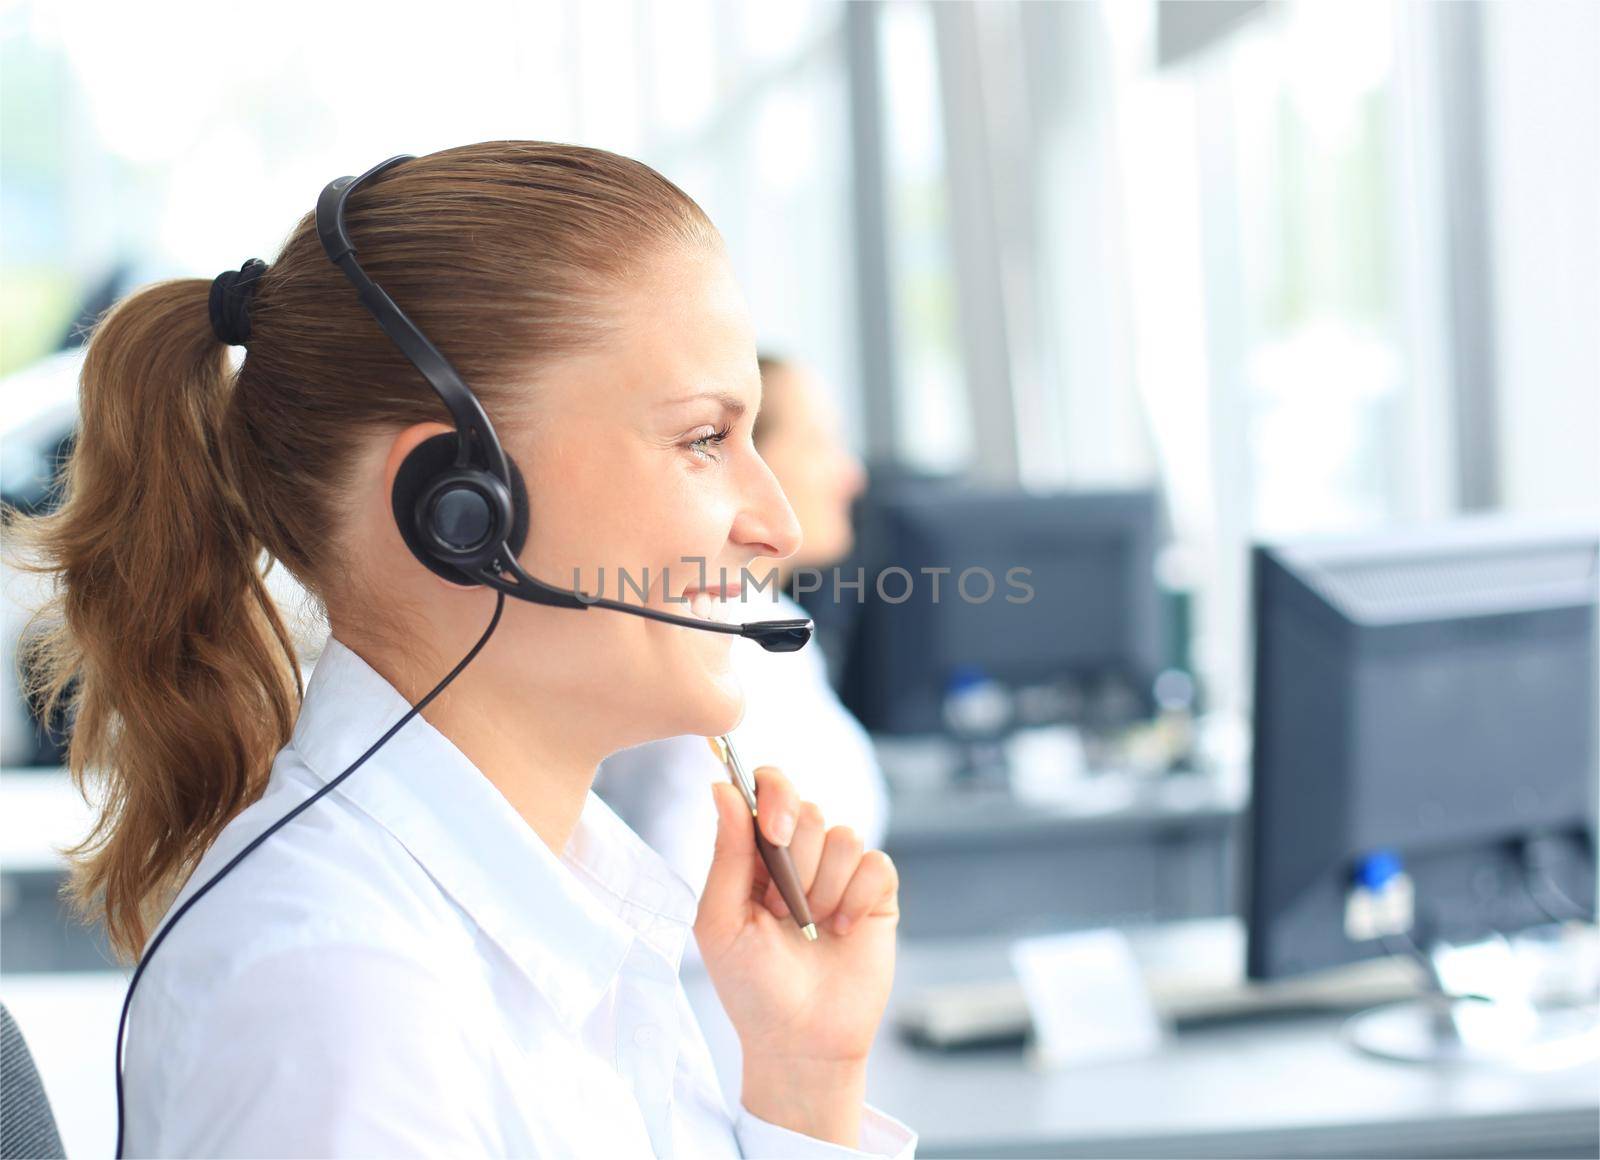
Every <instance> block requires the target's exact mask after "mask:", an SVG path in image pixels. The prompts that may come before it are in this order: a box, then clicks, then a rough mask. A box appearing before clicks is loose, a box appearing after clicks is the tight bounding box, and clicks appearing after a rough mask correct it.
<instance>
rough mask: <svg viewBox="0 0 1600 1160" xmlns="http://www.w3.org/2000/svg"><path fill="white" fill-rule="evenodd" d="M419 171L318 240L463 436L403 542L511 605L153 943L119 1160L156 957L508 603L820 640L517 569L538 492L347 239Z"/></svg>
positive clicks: (432, 442) (413, 474)
mask: <svg viewBox="0 0 1600 1160" xmlns="http://www.w3.org/2000/svg"><path fill="white" fill-rule="evenodd" d="M410 160H413V158H412V156H411V155H410V154H402V155H401V156H399V157H391V158H389V160H387V161H385V162H383V163H381V164H379V165H375V166H373V167H372V168H371V169H369V170H367V172H365V173H363V174H362V175H361V176H360V177H341V178H338V179H337V180H335V181H332V182H330V183H329V184H328V186H327V188H326V189H324V190H323V191H322V196H320V197H319V198H317V236H318V237H319V238H321V239H322V248H323V249H324V250H326V251H327V253H328V258H329V260H330V261H332V262H333V263H334V264H335V265H336V266H338V267H339V268H340V269H341V270H343V271H344V272H345V276H346V277H348V278H349V279H350V281H351V282H353V283H355V287H356V289H357V291H359V293H360V297H361V301H362V303H363V304H364V305H365V306H366V307H367V309H368V310H370V311H372V313H373V315H374V316H375V317H376V318H377V320H378V325H379V326H381V327H382V328H383V332H384V333H385V334H387V335H388V336H389V337H390V338H391V339H393V340H394V342H395V345H397V346H398V347H399V348H400V349H401V351H402V352H404V354H405V356H406V358H408V359H410V360H411V362H412V364H413V365H415V366H416V368H417V369H418V370H419V371H421V372H422V377H423V378H425V379H427V380H428V385H429V386H431V387H432V388H433V389H434V391H435V392H437V393H438V395H439V398H440V399H442V400H443V401H444V405H445V407H446V408H448V410H449V412H450V417H451V418H452V419H453V420H454V421H455V426H456V429H455V431H454V432H453V433H447V434H443V435H435V436H433V437H432V438H430V439H425V440H424V441H423V442H421V443H419V444H418V445H417V446H416V447H415V448H414V449H412V451H411V453H410V454H409V455H407V456H406V458H405V459H404V461H402V463H401V464H400V470H399V471H398V472H397V473H396V474H395V481H394V488H393V491H392V494H391V496H390V502H391V505H392V507H393V510H394V518H395V522H396V523H397V524H398V525H399V527H400V535H401V537H402V538H403V539H404V540H405V542H406V546H407V547H409V548H410V549H411V552H412V554H413V555H415V556H416V558H417V559H418V560H420V561H421V562H422V563H423V565H425V566H426V567H427V568H429V569H430V570H431V571H433V572H435V573H437V574H438V575H440V576H443V577H444V578H445V579H447V580H452V581H454V582H456V583H458V584H468V585H474V584H484V585H487V586H488V587H490V588H493V589H494V590H495V591H496V592H497V593H498V594H499V598H498V599H497V600H496V601H495V607H494V615H493V617H491V618H490V621H489V626H488V628H486V629H485V630H484V632H483V635H482V636H481V637H479V638H478V642H477V643H476V644H475V645H473V646H472V648H471V650H469V651H468V653H467V655H466V656H464V657H463V658H462V659H461V661H460V663H458V664H457V665H456V666H455V668H453V669H451V670H450V672H449V673H448V674H447V675H446V676H445V677H444V679H443V680H441V681H440V682H439V683H438V684H437V685H435V686H434V687H433V689H432V690H431V691H429V692H428V694H427V695H426V696H424V697H423V698H422V699H421V700H419V701H418V702H417V703H416V704H415V705H413V706H411V708H410V710H409V711H408V712H406V713H405V714H404V715H403V716H402V717H401V718H400V720H398V721H396V722H395V723H394V724H393V725H391V726H390V727H389V729H388V730H387V731H386V732H385V733H384V734H383V736H381V737H379V738H378V739H377V740H376V741H374V742H373V743H372V745H371V746H369V747H368V748H367V750H366V752H364V753H363V754H362V755H361V756H360V757H358V758H356V759H355V760H354V761H353V762H351V763H350V765H349V766H348V767H346V768H345V769H344V770H343V771H342V772H341V773H340V774H339V775H338V776H337V777H334V778H332V779H330V780H329V781H328V782H327V783H326V784H324V785H323V786H322V787H321V788H320V789H318V790H317V791H316V792H315V793H313V794H311V795H309V796H308V797H307V798H306V799H305V800H304V801H302V802H300V803H299V804H298V805H296V806H295V807H294V808H293V809H291V810H290V811H289V812H288V813H286V814H284V815H283V817H281V818H279V819H278V820H277V821H275V822H273V823H272V825H270V826H268V827H267V828H266V829H265V830H263V831H262V832H261V833H259V834H257V835H256V836H255V837H254V838H252V839H251V840H250V841H249V842H248V843H247V844H246V845H245V847H244V849H242V850H240V851H239V852H238V853H237V854H235V855H234V856H233V857H232V858H230V859H229V860H228V862H227V864H226V865H224V866H223V867H222V869H221V870H218V871H217V872H216V873H215V874H213V875H212V876H211V877H210V878H209V879H207V880H206V882H205V883H204V884H202V885H201V886H200V887H199V889H197V890H196V891H195V892H194V893H193V894H191V895H190V896H189V897H188V898H186V899H185V900H184V902H183V905H181V906H179V907H178V908H177V909H176V910H174V911H173V912H172V914H171V915H170V917H168V918H167V920H166V921H165V922H164V923H163V924H162V926H161V929H160V930H158V931H157V932H156V934H155V937H154V938H152V939H151V940H150V943H149V945H148V946H147V947H146V948H145V951H144V953H143V954H142V955H140V957H139V962H138V964H137V965H136V966H135V967H134V971H133V977H132V978H131V979H129V980H128V993H127V995H126V996H125V997H124V998H123V1000H122V1015H121V1017H120V1018H119V1019H118V1021H117V1059H116V1080H117V1082H116V1091H117V1150H116V1155H117V1157H118V1160H121V1156H122V1146H123V1134H124V1122H123V1117H124V1110H125V1109H124V1099H123V1083H122V1055H123V1042H124V1038H125V1036H126V1034H127V1030H128V1012H129V1011H130V1010H131V1009H132V1007H133V992H134V989H135V988H136V987H138V985H139V980H140V978H141V977H142V976H143V975H144V972H145V968H146V967H147V966H149V964H150V959H151V957H152V956H153V955H154V954H155V953H156V949H157V948H158V947H160V946H161V944H162V943H163V942H165V941H166V938H167V935H168V934H170V933H171V932H172V928H173V927H174V926H175V925H177V923H178V920H179V919H181V918H182V917H183V916H184V915H185V914H187V913H188V911H189V908H190V907H192V906H193V905H194V904H195V903H197V902H199V901H200V899H202V898H203V897H205V895H206V894H207V893H209V892H210V890H211V888H212V887H214V886H215V885H216V884H217V883H218V882H220V881H222V879H223V878H224V877H225V876H226V875H227V874H228V873H229V872H230V871H231V870H232V869H233V868H234V867H235V866H237V865H238V864H239V863H240V862H242V861H243V860H244V859H245V858H246V857H247V856H248V855H249V854H250V853H252V852H253V851H254V850H255V849H256V848H257V847H259V846H260V845H261V844H262V843H263V842H265V841H266V840H267V839H268V838H270V837H271V836H272V835H273V834H275V833H277V832H278V831H279V830H280V829H282V828H283V827H284V826H285V825H287V824H288V823H289V822H291V821H293V820H294V819H295V818H297V817H299V816H300V814H302V813H304V812H305V811H306V810H307V809H309V808H310V807H311V806H312V805H314V804H315V803H316V802H317V801H318V800H319V799H320V798H321V797H322V796H323V795H324V794H327V793H329V792H330V791H332V790H333V789H334V788H335V787H336V786H338V785H339V784H340V783H341V782H343V781H344V780H345V778H347V777H349V776H350V775H351V774H352V773H354V772H355V771H356V770H357V769H359V768H361V766H362V765H364V764H365V763H366V761H367V759H368V758H369V757H371V756H372V755H373V754H374V753H376V752H377V751H378V750H379V749H381V748H383V746H384V745H386V744H387V743H388V741H389V739H390V738H392V737H393V736H394V735H395V734H396V733H398V732H400V730H401V729H403V728H404V727H405V726H406V724H407V723H409V722H410V721H411V719H412V718H413V717H415V716H417V714H419V713H421V712H422V710H423V709H425V708H426V707H427V706H428V705H429V704H430V703H431V702H432V701H433V699H434V698H435V697H437V696H438V695H439V694H440V693H442V692H444V690H445V688H446V687H447V686H449V684H450V683H451V682H452V681H454V680H455V679H456V677H457V676H459V675H460V674H461V671H462V670H463V669H465V668H466V667H467V666H468V665H469V664H471V663H472V660H473V658H474V657H476V656H477V655H478V653H479V652H481V651H482V650H483V646H484V645H486V644H488V643H489V638H490V637H491V636H493V635H494V631H495V629H496V627H498V625H499V624H500V616H501V613H502V612H504V610H505V603H506V597H507V596H514V597H516V598H517V599H519V600H526V601H530V602H532V603H534V604H548V605H552V606H554V607H557V608H577V609H587V608H589V607H590V606H592V605H598V606H600V607H602V608H610V609H615V610H616V611H618V612H628V613H632V614H633V615H635V616H644V617H649V618H650V619H652V620H661V621H665V622H667V623H669V624H678V625H682V626H683V627H685V628H698V629H701V630H702V631H705V632H724V633H733V634H736V635H739V636H743V637H747V638H749V639H751V640H754V641H756V642H757V643H758V644H760V645H761V647H762V648H764V649H766V650H768V651H769V652H794V651H796V650H797V649H800V648H803V647H804V646H805V644H806V642H807V641H809V640H810V639H811V621H810V620H809V619H798V620H764V621H757V622H753V623H750V624H744V625H736V624H719V623H717V622H715V621H709V620H700V619H698V618H696V617H689V616H676V615H674V614H672V613H670V612H662V611H660V610H658V609H654V608H645V607H643V606H641V605H637V604H624V603H622V602H621V601H619V600H608V599H606V598H604V597H600V596H586V595H584V594H583V593H581V592H576V591H570V590H566V589H561V588H555V587H552V586H551V585H549V584H546V583H544V582H543V581H541V580H536V579H534V578H533V577H532V576H530V575H528V573H527V572H526V571H524V570H523V568H522V566H521V565H520V564H519V563H517V553H518V552H520V551H521V550H522V547H523V545H524V543H526V541H527V537H528V492H527V489H526V487H525V486H524V485H523V481H522V473H521V472H520V471H518V470H517V465H516V464H515V463H513V462H512V461H511V458H510V457H509V456H508V455H506V452H505V448H504V447H502V446H501V445H500V440H499V439H498V438H497V437H496V436H495V433H494V427H493V425H492V424H490V422H489V416H488V415H486V414H485V413H484V410H483V404H481V403H480V402H479V401H478V397H477V396H476V395H474V394H473V393H472V391H471V390H469V389H468V387H467V385H466V383H464V382H463V381H462V380H461V376H460V375H458V374H457V373H456V371H455V368H454V367H452V366H451V365H450V363H449V361H448V360H446V359H445V357H444V355H442V354H440V353H439V351H438V349H437V348H436V347H435V346H434V345H433V343H431V342H429V341H428V339H427V336H425V335H424V334H423V333H422V331H420V330H419V329H417V327H416V325H415V324H414V323H413V322H412V321H411V320H410V319H409V318H407V317H406V316H405V312H404V311H402V310H401V309H400V308H399V307H398V306H396V305H395V303H394V300H393V299H392V298H390V297H389V296H388V295H387V294H385V293H384V292H383V288H382V287H380V286H378V285H377V284H376V283H375V282H373V280H372V279H371V278H369V277H368V276H367V273H366V271H364V270H363V269H362V268H361V267H360V265H358V264H357V262H356V257H355V254H356V247H355V243H353V242H352V241H351V240H350V234H349V233H348V232H347V231H346V230H345V228H344V207H345V202H346V201H347V200H348V199H349V197H350V195H351V194H352V193H353V192H355V190H356V189H357V188H358V187H359V186H361V185H363V184H365V183H366V182H368V181H370V180H371V179H372V178H374V177H376V176H378V174H380V173H383V172H384V171H385V170H387V169H390V168H392V167H393V166H395V165H398V164H400V163H401V162H402V161H410ZM508 573H509V576H508V575H507V574H508Z"/></svg>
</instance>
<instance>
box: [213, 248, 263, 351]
mask: <svg viewBox="0 0 1600 1160" xmlns="http://www.w3.org/2000/svg"><path fill="white" fill-rule="evenodd" d="M266 269H267V264H266V263H265V262H263V261H262V260H261V259H260V258H251V259H250V260H249V261H248V262H246V263H245V264H244V265H243V266H240V267H239V268H238V269H237V270H224V271H223V272H222V273H220V274H218V275H217V276H216V277H215V278H213V279H212V280H211V329H212V332H213V333H215V334H216V336H217V338H218V340H219V341H221V342H225V343H227V344H228V345H229V346H240V345H242V344H243V343H245V342H246V341H248V340H249V338H250V300H251V299H252V298H253V297H255V290H256V282H257V280H258V279H259V278H260V277H261V275H262V274H263V273H265V272H266Z"/></svg>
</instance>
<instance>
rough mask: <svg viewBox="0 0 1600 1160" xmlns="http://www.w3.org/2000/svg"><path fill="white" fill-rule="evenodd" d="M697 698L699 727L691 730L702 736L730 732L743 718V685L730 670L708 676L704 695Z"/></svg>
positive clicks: (714, 735) (696, 715)
mask: <svg viewBox="0 0 1600 1160" xmlns="http://www.w3.org/2000/svg"><path fill="white" fill-rule="evenodd" d="M698 700H699V703H698V704H697V705H696V710H697V712H696V714H695V717H696V719H697V723H698V725H699V727H698V728H695V729H694V730H692V732H695V733H698V734H700V735H701V736H703V737H716V736H719V735H721V734H723V733H729V732H732V731H733V729H734V728H735V727H736V726H737V725H738V724H739V722H740V721H742V720H744V687H743V686H742V685H740V684H739V681H738V679H737V678H735V677H734V675H733V674H732V673H731V672H729V673H720V674H714V675H712V676H710V677H709V678H708V679H707V682H706V689H705V695H704V696H703V697H701V698H699V699H698Z"/></svg>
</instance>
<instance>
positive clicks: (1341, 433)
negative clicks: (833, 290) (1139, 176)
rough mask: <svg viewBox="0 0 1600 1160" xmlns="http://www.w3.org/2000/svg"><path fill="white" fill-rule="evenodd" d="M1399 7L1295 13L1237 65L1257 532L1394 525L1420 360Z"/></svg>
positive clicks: (1237, 183)
mask: <svg viewBox="0 0 1600 1160" xmlns="http://www.w3.org/2000/svg"><path fill="white" fill-rule="evenodd" d="M1393 40H1394V29H1393V27H1392V18H1391V15H1390V9H1389V7H1388V6H1386V5H1355V6H1350V7H1344V8H1341V9H1340V10H1339V11H1338V12H1333V11H1331V10H1330V9H1328V8H1326V7H1322V6H1318V5H1314V4H1295V5H1290V6H1289V7H1288V9H1287V11H1286V12H1284V13H1283V14H1282V19H1281V20H1280V21H1278V22H1277V23H1276V26H1266V27H1263V28H1260V29H1255V30H1251V31H1250V32H1249V33H1247V34H1245V35H1242V36H1241V37H1240V38H1239V41H1238V43H1237V44H1236V45H1233V46H1231V48H1230V52H1229V59H1228V60H1227V61H1226V70H1227V80H1228V82H1229V84H1230V87H1231V96H1232V104H1231V111H1232V115H1233V124H1234V129H1235V158H1236V170H1235V174H1234V179H1233V182H1232V185H1233V189H1234V191H1235V197H1236V200H1237V214H1238V220H1239V226H1238V230H1237V237H1238V240H1239V249H1238V253H1237V259H1236V260H1237V262H1238V275H1239V281H1240V286H1241V288H1242V294H1241V303H1242V306H1243V311H1242V316H1241V318H1240V327H1241V332H1242V333H1241V337H1242V340H1243V352H1244V364H1243V367H1242V368H1241V369H1242V371H1243V376H1244V399H1243V410H1244V414H1243V415H1242V416H1241V418H1242V420H1243V422H1244V423H1245V425H1246V427H1247V429H1248V431H1249V433H1250V438H1249V445H1250V449H1251V453H1250V458H1249V462H1248V464H1247V465H1246V469H1247V470H1248V471H1249V473H1250V486H1249V497H1250V498H1249V505H1250V506H1249V525H1250V527H1251V528H1252V529H1253V530H1254V531H1256V532H1258V533H1262V534H1266V535H1273V534H1281V533H1295V532H1301V531H1306V530H1309V529H1323V528H1334V527H1349V526H1359V525H1367V524H1375V523H1378V522H1381V521H1383V520H1385V519H1387V518H1389V517H1391V516H1392V515H1394V514H1395V511H1396V506H1397V504H1396V502H1395V488H1396V484H1395V473H1394V466H1395V465H1394V458H1395V456H1396V455H1398V454H1403V453H1404V448H1403V445H1402V441H1403V435H1404V432H1403V430H1402V428H1401V426H1400V422H1401V414H1400V410H1399V396H1400V394H1401V392H1402V391H1404V390H1405V389H1406V352H1405V350H1404V347H1403V345H1402V335H1401V333H1400V325H1399V322H1400V319H1399V310H1398V307H1399V293H1398V291H1399V281H1400V277H1399V271H1398V268H1397V264H1396V260H1395V259H1396V254H1395V238H1394V228H1393V211H1394V204H1393V190H1394V175H1393V172H1392V157H1391V153H1390V149H1389V139H1390V136H1391V134H1392V133H1393V125H1392V119H1393V117H1394V113H1395V110H1394V101H1393V98H1392V93H1391V89H1392V73H1393V64H1394V57H1393Z"/></svg>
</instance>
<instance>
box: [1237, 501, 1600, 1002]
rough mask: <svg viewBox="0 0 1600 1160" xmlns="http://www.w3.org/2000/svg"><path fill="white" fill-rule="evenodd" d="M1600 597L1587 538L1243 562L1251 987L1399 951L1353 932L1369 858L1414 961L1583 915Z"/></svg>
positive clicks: (1599, 555) (1566, 534) (1484, 537)
mask: <svg viewBox="0 0 1600 1160" xmlns="http://www.w3.org/2000/svg"><path fill="white" fill-rule="evenodd" d="M1597 585H1600V531H1597V529H1596V528H1595V527H1594V526H1592V525H1589V526H1573V525H1566V526H1559V527H1558V526H1550V525H1545V526H1542V527H1530V526H1527V525H1525V524H1519V523H1516V522H1507V521H1504V520H1500V519H1480V520H1462V521H1455V522H1451V523H1448V524H1444V525H1437V526H1432V527H1427V528H1420V529H1411V530H1405V531H1398V532H1394V533H1391V534H1385V535H1380V536H1371V537H1366V538H1361V539H1350V540H1342V541H1326V542H1318V543H1311V542H1306V543H1301V544H1291V545H1279V546H1273V547H1258V548H1257V549H1256V550H1255V553H1254V594H1253V595H1254V613H1255V616H1254V621H1255V697H1254V701H1255V705H1254V713H1255V745H1254V756H1253V792H1252V801H1251V809H1250V819H1249V826H1248V840H1247V843H1246V844H1247V847H1248V855H1247V858H1246V862H1247V866H1248V869H1247V873H1246V878H1247V888H1248V901H1247V906H1246V910H1247V917H1248V923H1249V943H1248V947H1249V949H1248V956H1247V957H1248V969H1249V974H1250V976H1251V977H1252V978H1255V979H1268V978H1275V977H1281V976H1286V975H1292V974H1296V973H1299V972H1303V971H1308V970H1312V969H1316V968H1322V967H1329V966H1334V965H1338V964H1342V963H1346V962H1351V961H1354V960H1357V959H1361V958H1365V957H1369V956H1375V955H1379V954H1383V953H1386V952H1387V951H1388V950H1389V949H1391V948H1392V946H1393V945H1395V944H1394V943H1393V941H1392V940H1390V939H1389V938H1371V937H1367V938H1358V937H1353V935H1352V929H1353V930H1354V931H1355V932H1357V933H1360V932H1362V931H1364V930H1365V929H1366V928H1365V927H1363V926H1362V925H1360V924H1356V925H1355V926H1354V927H1353V928H1352V929H1347V922H1348V921H1349V920H1351V919H1352V916H1353V912H1351V911H1350V910H1349V909H1347V908H1348V907H1349V906H1350V904H1351V897H1352V885H1353V884H1354V883H1355V882H1356V881H1358V880H1359V879H1360V878H1361V876H1362V875H1364V874H1366V873H1367V872H1368V870H1367V868H1369V867H1371V866H1373V865H1383V866H1386V867H1389V869H1391V870H1392V869H1395V868H1399V869H1401V870H1402V871H1403V872H1404V874H1405V875H1406V876H1407V878H1408V881H1407V883H1406V885H1407V895H1408V897H1410V898H1411V899H1412V909H1413V911H1414V916H1415V924H1414V925H1413V926H1412V927H1411V928H1410V930H1408V931H1406V932H1404V933H1403V934H1402V935H1400V936H1399V937H1400V938H1402V939H1409V940H1411V941H1412V943H1414V944H1415V945H1416V946H1418V947H1425V946H1429V945H1433V944H1434V943H1436V942H1439V941H1444V942H1455V943H1460V942H1467V941H1474V940H1477V939H1481V938H1487V937H1490V936H1492V935H1493V934H1494V932H1496V931H1499V932H1510V931H1515V930H1519V929H1522V928H1525V927H1528V926H1530V925H1534V924H1537V923H1540V922H1544V921H1548V920H1549V919H1550V918H1552V917H1580V916H1583V915H1587V916H1591V917H1592V915H1593V913H1594V905H1595V844H1594V843H1595V817H1596V769H1597V767H1596V710H1595V706H1596V697H1597V690H1596V668H1595V666H1596V654H1595V619H1596V591H1597ZM1384 872H1385V873H1387V872H1388V871H1384ZM1401 945H1404V944H1403V943H1402V944H1401Z"/></svg>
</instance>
